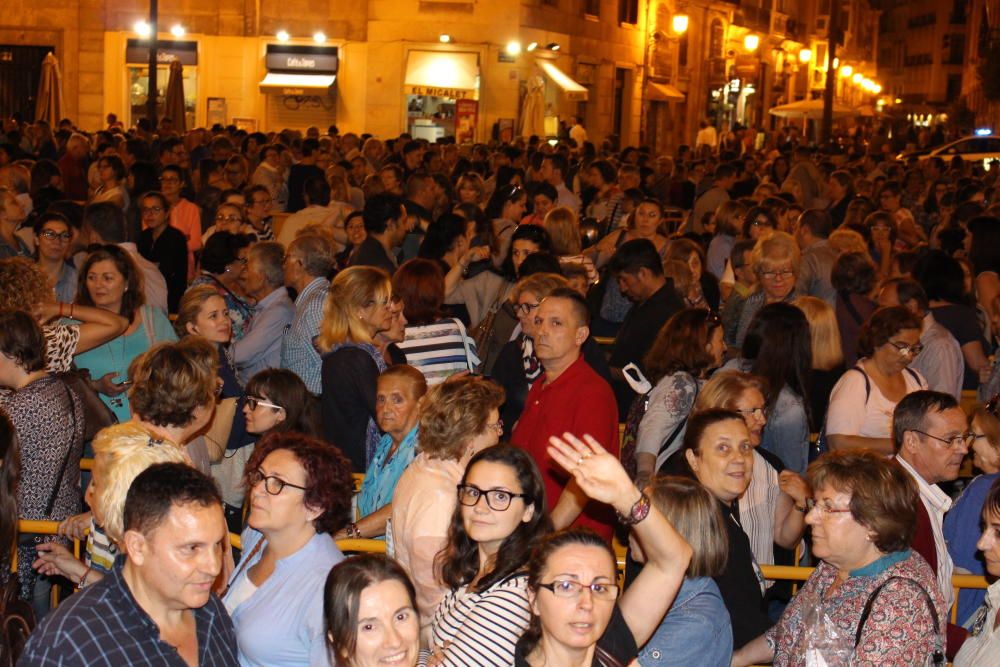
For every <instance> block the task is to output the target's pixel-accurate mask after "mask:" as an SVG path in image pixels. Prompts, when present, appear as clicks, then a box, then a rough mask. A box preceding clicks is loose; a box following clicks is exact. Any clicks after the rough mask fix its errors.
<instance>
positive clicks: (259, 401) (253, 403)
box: [247, 396, 284, 412]
mask: <svg viewBox="0 0 1000 667" xmlns="http://www.w3.org/2000/svg"><path fill="white" fill-rule="evenodd" d="M258 405H263V406H264V407H265V408H271V409H272V410H284V408H283V407H282V406H280V405H278V404H276V403H271V402H270V401H267V400H264V399H263V398H257V397H256V396H247V407H248V408H250V411H251V412H253V411H254V410H256V409H257V406H258Z"/></svg>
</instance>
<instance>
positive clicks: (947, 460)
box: [892, 390, 975, 658]
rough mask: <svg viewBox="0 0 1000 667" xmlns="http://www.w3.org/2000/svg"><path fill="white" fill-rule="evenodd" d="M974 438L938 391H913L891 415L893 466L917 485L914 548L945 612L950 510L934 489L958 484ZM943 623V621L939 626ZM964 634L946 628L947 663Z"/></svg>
mask: <svg viewBox="0 0 1000 667" xmlns="http://www.w3.org/2000/svg"><path fill="white" fill-rule="evenodd" d="M974 439H975V434H973V433H970V432H969V430H968V419H967V418H966V416H965V413H964V412H963V411H962V408H960V407H959V405H958V401H957V400H955V398H954V397H953V396H950V395H948V394H943V393H941V392H938V391H927V390H921V391H915V392H913V393H912V394H907V395H906V396H904V397H903V399H902V400H900V401H899V403H897V404H896V408H895V410H893V413H892V441H893V446H894V447H895V450H896V461H897V462H898V463H899V465H901V466H902V467H903V470H905V471H906V472H907V473H908V474H909V475H910V477H911V478H913V481H914V482H915V483H916V485H917V491H918V492H919V494H920V502H919V503H917V530H916V533H915V534H914V536H913V544H912V548H913V550H914V551H916V552H917V553H919V554H920V555H921V556H923V557H924V560H926V561H927V563H928V564H929V565H930V566H931V569H933V570H934V572H935V573H936V574H937V581H938V586H939V587H940V589H941V595H942V596H943V597H944V601H945V604H946V606H947V607H949V608H950V607H951V604H952V602H953V601H954V598H955V590H954V589H953V588H952V585H951V576H952V573H953V571H954V569H955V566H954V563H953V562H952V560H951V555H950V554H949V553H948V544H947V543H946V542H945V539H944V530H943V521H944V515H945V513H946V512H947V511H948V510H949V509H950V508H951V498H949V497H948V494H946V493H945V492H944V491H942V490H941V488H940V487H939V486H938V484H940V483H941V482H950V481H953V480H955V479H957V478H958V473H959V469H960V468H961V467H962V461H963V460H964V459H965V455H966V454H967V453H968V452H969V447H970V446H971V445H972V442H973V440H974ZM943 620H944V619H942V621H943ZM966 636H967V635H966V632H965V630H964V629H962V628H959V627H957V626H954V625H952V624H950V623H949V624H948V644H947V652H948V657H949V658H952V657H953V656H954V654H955V653H957V652H958V649H959V648H960V647H961V644H962V642H963V641H965V637H966Z"/></svg>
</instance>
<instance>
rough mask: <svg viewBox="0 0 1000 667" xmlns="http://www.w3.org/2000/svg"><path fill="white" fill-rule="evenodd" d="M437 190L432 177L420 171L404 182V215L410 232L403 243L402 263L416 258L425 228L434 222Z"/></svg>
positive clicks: (425, 231)
mask: <svg viewBox="0 0 1000 667" xmlns="http://www.w3.org/2000/svg"><path fill="white" fill-rule="evenodd" d="M438 192H439V188H438V185H437V182H436V181H435V180H434V177H433V176H431V175H430V174H428V173H426V172H422V171H418V172H415V173H413V174H412V175H411V176H410V178H409V179H407V181H406V201H405V202H403V205H404V206H406V214H407V215H408V216H410V221H409V225H410V227H411V229H412V231H411V232H410V233H409V234H408V235H407V236H406V239H405V240H404V242H403V261H406V260H408V259H413V258H414V257H416V256H417V250H419V249H420V243H421V242H422V241H423V240H424V235H425V234H426V233H427V228H428V227H430V225H431V222H432V221H433V220H434V207H435V205H436V204H437V199H438Z"/></svg>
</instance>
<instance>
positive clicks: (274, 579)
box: [0, 121, 1000, 667]
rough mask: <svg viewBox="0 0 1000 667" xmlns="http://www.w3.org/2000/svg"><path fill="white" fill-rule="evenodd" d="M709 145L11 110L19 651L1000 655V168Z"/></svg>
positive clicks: (0, 280) (1, 436) (3, 362)
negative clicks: (94, 122) (425, 134)
mask: <svg viewBox="0 0 1000 667" xmlns="http://www.w3.org/2000/svg"><path fill="white" fill-rule="evenodd" d="M730 134H732V135H733V136H732V140H730V138H729V136H728V135H727V137H726V140H725V141H721V142H719V141H717V142H714V143H712V144H709V145H706V144H704V143H701V144H700V145H698V146H696V149H695V150H694V151H691V150H687V149H686V147H682V149H681V150H679V151H678V152H677V154H676V155H672V156H670V155H655V154H654V153H653V152H652V151H650V150H649V149H647V148H641V147H640V148H635V147H626V148H624V149H622V150H617V149H614V148H613V147H612V146H611V145H610V144H608V143H605V144H604V145H602V146H600V147H597V146H595V145H594V144H592V143H590V142H587V141H585V140H581V141H579V143H578V141H577V139H582V137H583V136H585V135H581V134H580V133H577V135H578V136H577V138H576V139H571V138H567V139H562V140H553V141H544V140H539V139H538V138H537V137H532V138H531V139H530V140H520V139H518V140H516V141H514V142H512V143H509V144H499V143H490V144H476V145H468V146H458V145H456V144H454V143H450V142H447V141H444V142H440V143H435V144H429V143H427V142H425V141H421V140H414V139H413V138H411V137H410V136H408V135H402V136H400V137H397V138H395V139H391V140H382V139H380V138H377V137H373V136H369V135H357V134H354V133H345V134H341V133H339V132H338V131H337V130H336V128H335V127H331V128H329V130H328V131H327V132H326V133H325V134H322V135H321V133H320V130H319V129H318V128H315V127H313V128H309V129H308V130H307V131H306V132H305V133H302V132H298V131H292V130H284V131H282V132H279V133H270V134H264V133H259V132H256V133H247V132H245V131H240V130H237V129H236V128H235V127H228V128H227V127H221V126H216V127H213V128H212V129H211V130H203V129H196V130H193V131H190V132H186V133H184V134H182V135H180V134H177V133H175V132H173V131H172V130H171V129H170V124H169V123H166V124H164V125H161V127H160V130H159V133H153V132H151V131H150V129H149V127H148V126H146V125H145V124H141V125H140V126H139V127H136V128H132V129H129V130H127V131H126V130H125V129H123V128H122V127H121V125H120V124H117V123H111V124H110V126H109V128H108V129H107V130H104V131H100V132H96V133H93V134H87V133H84V132H81V131H79V130H78V129H76V128H75V127H73V124H72V123H71V122H70V121H63V122H61V123H59V126H58V128H52V127H50V126H49V125H48V124H47V123H45V122H42V121H40V122H37V123H34V124H30V125H29V124H18V123H14V122H7V123H6V124H5V126H4V128H3V133H2V136H0V462H2V463H0V507H2V508H3V510H4V511H3V516H4V519H3V521H2V522H0V553H4V554H7V553H16V556H17V560H16V562H17V565H16V568H15V569H14V573H13V574H12V575H11V576H12V577H14V578H15V579H14V581H15V582H16V586H17V588H18V590H19V594H20V596H21V597H22V598H23V599H24V600H26V601H28V602H30V603H31V605H32V607H33V608H34V610H35V612H36V614H37V615H38V617H39V619H40V623H39V625H38V627H37V628H36V629H35V631H34V632H33V633H32V635H31V636H30V638H29V640H28V642H27V646H26V647H25V649H24V652H23V654H22V656H21V659H20V663H19V664H23V665H121V664H171V665H173V664H177V665H180V664H189V665H192V664H199V665H209V666H211V665H236V664H239V665H287V666H293V665H303V666H304V665H342V666H344V667H347V666H349V665H357V666H361V665H375V664H392V665H405V666H407V667H412V666H413V665H418V664H419V665H421V666H430V667H442V666H459V665H476V666H486V665H496V666H498V667H503V666H508V665H518V666H520V665H532V666H539V665H546V666H549V667H551V666H558V667H562V666H564V665H565V666H569V665H574V666H575V665H600V666H602V667H614V666H617V665H627V664H630V663H631V662H632V661H633V660H635V661H637V664H639V665H641V666H643V667H649V666H652V665H694V664H697V665H706V666H709V667H714V666H718V667H726V666H729V665H751V664H760V663H766V662H772V663H773V664H775V665H807V664H810V665H811V664H829V665H834V664H845V665H846V664H871V665H876V664H877V665H914V664H943V662H944V661H945V660H953V661H954V664H955V665H956V666H958V667H969V666H989V665H995V664H996V660H997V658H996V656H997V655H998V654H1000V631H998V630H997V627H998V620H1000V619H998V616H997V609H998V608H1000V583H992V585H991V586H990V587H989V588H988V589H987V590H981V589H980V590H974V589H963V590H961V592H960V593H958V594H957V595H956V592H955V589H953V587H952V575H953V574H955V573H961V572H965V573H971V574H978V575H985V576H987V577H988V580H989V581H990V582H995V581H996V578H997V577H1000V364H995V363H994V362H993V352H994V348H995V347H996V345H997V344H998V343H1000V197H998V194H997V193H998V192H1000V183H998V182H997V175H998V173H1000V170H998V169H996V168H994V169H991V170H986V169H985V168H984V166H983V165H980V164H970V163H966V162H964V161H963V160H962V159H961V158H960V157H956V158H953V159H952V160H951V161H950V162H944V161H942V160H941V159H938V158H932V159H926V160H918V159H916V158H913V159H897V158H896V157H895V155H894V153H893V151H892V150H891V142H889V141H887V140H886V137H885V135H884V133H882V132H881V131H879V132H874V133H871V134H870V135H868V134H863V133H860V132H859V133H858V134H857V135H856V136H855V137H854V138H853V139H852V140H850V141H848V140H847V139H846V138H842V140H841V141H839V142H837V144H836V145H834V146H833V147H832V148H827V149H823V150H814V149H811V148H810V147H808V146H807V145H805V144H804V143H800V142H799V140H798V136H797V134H796V133H795V132H794V131H789V130H787V129H782V130H780V131H778V132H776V133H774V134H773V135H769V136H767V137H766V138H765V141H764V142H763V144H762V145H761V142H759V141H757V142H756V143H755V142H754V141H750V140H747V139H748V138H749V133H747V134H746V135H743V134H742V133H741V132H740V131H736V132H734V133H730ZM699 136H701V135H700V134H699ZM973 395H975V397H976V399H975V400H972V399H971V398H970V397H972V396H973ZM963 406H965V407H966V408H968V409H970V410H971V414H967V413H966V411H965V410H964V409H963ZM89 459H92V462H93V465H92V466H85V467H87V468H88V470H87V471H85V472H81V465H80V464H81V460H89ZM352 473H353V475H354V476H352ZM360 476H363V477H360ZM356 477H358V478H359V479H360V481H359V483H357V486H356V479H355V478H356ZM14 517H20V518H22V519H40V520H48V521H57V522H60V523H59V531H58V534H57V535H54V536H30V535H20V536H19V535H17V531H16V524H15V522H14V521H13V518H14ZM229 534H236V535H239V536H240V539H239V540H238V541H237V542H236V544H237V546H238V548H236V549H234V548H232V543H233V542H232V541H231V540H230V538H229ZM72 539H79V540H85V541H86V548H85V550H84V553H83V554H82V555H81V557H79V558H78V557H77V556H75V555H74V554H73V553H72V551H71V549H70V548H69V540H72ZM358 539H367V540H371V542H368V543H358V542H342V541H343V540H358ZM379 542H381V543H382V544H384V548H383V546H382V545H381V544H379ZM338 543H340V544H341V545H347V544H353V545H355V547H356V546H357V545H358V544H371V545H378V546H371V547H368V548H367V551H368V552H366V553H363V554H361V555H350V554H346V555H345V553H343V552H342V551H341V550H340V548H338ZM613 545H618V547H619V549H621V550H624V551H625V556H624V559H625V565H624V572H621V571H620V568H619V563H618V558H619V554H618V553H616V551H615V549H614V546H613ZM345 550H346V547H345ZM381 551H385V554H382V553H371V552H381ZM776 564H777V565H782V564H783V565H812V566H815V567H816V569H815V570H814V571H813V573H812V574H811V576H810V577H809V579H808V581H806V582H805V584H804V585H803V586H802V587H801V588H800V589H799V590H798V591H797V592H794V593H793V590H792V588H791V587H790V586H788V585H787V584H786V583H783V582H775V581H772V580H768V579H766V578H765V577H764V576H763V574H762V570H761V567H760V566H761V565H776ZM7 565H8V566H10V565H11V563H10V562H8V563H7ZM6 569H7V570H10V567H7V568H6ZM53 587H55V588H61V589H63V600H62V602H61V603H60V604H59V605H58V606H57V607H56V608H55V609H50V608H49V605H50V600H51V595H50V592H51V591H52V589H53ZM68 588H76V589H77V591H76V592H72V591H70V590H67V589H68ZM70 593H71V594H70ZM952 607H957V622H956V623H954V624H953V623H950V622H949V619H951V618H952V616H951V609H952Z"/></svg>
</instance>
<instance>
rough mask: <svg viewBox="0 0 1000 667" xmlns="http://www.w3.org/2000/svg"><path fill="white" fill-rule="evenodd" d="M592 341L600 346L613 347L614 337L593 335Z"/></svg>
mask: <svg viewBox="0 0 1000 667" xmlns="http://www.w3.org/2000/svg"><path fill="white" fill-rule="evenodd" d="M594 342H595V343H597V344H598V345H600V346H601V347H614V346H615V339H614V337H612V336H594Z"/></svg>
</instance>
